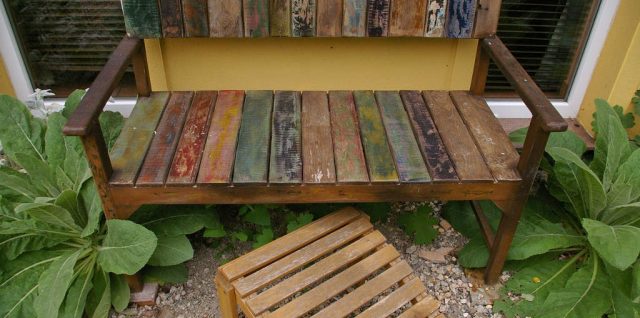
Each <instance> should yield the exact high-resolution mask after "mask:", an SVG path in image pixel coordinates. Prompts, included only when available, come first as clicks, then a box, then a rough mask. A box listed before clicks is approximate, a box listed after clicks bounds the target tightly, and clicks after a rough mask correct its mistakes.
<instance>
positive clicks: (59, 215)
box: [16, 203, 82, 233]
mask: <svg viewBox="0 0 640 318" xmlns="http://www.w3.org/2000/svg"><path fill="white" fill-rule="evenodd" d="M16 212H19V213H26V214H28V215H29V216H31V217H32V218H33V219H35V220H37V221H40V222H43V223H47V224H51V225H53V226H57V227H61V228H64V229H67V230H68V231H71V232H72V233H76V232H78V233H79V232H80V231H81V230H82V229H81V228H80V227H79V226H78V225H77V224H76V223H75V221H74V220H73V217H72V216H71V213H69V211H67V210H65V209H64V208H62V207H59V206H57V205H55V204H50V203H23V204H20V205H19V206H18V207H17V208H16Z"/></svg>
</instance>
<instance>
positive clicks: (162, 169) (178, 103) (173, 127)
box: [136, 92, 193, 186]
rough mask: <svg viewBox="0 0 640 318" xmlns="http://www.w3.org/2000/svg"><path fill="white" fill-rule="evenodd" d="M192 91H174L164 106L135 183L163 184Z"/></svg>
mask: <svg viewBox="0 0 640 318" xmlns="http://www.w3.org/2000/svg"><path fill="white" fill-rule="evenodd" d="M192 99H193V92H174V93H172V94H171V98H170V99H169V102H168V103H167V107H165V110H164V113H163V114H162V118H161V119H160V123H158V128H156V131H155V133H154V136H153V140H152V141H151V146H150V147H149V150H148V151H147V156H146V157H145V159H144V163H143V165H142V169H141V170H140V175H139V176H138V179H137V180H136V185H140V186H144V185H159V184H163V183H164V180H165V178H166V176H167V173H168V172H169V168H170V165H171V160H172V159H173V156H174V152H175V150H176V146H177V145H178V141H179V140H180V135H181V133H182V127H183V125H184V120H185V117H186V116H187V111H188V110H189V107H190V106H191V100H192Z"/></svg>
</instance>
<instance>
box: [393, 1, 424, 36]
mask: <svg viewBox="0 0 640 318" xmlns="http://www.w3.org/2000/svg"><path fill="white" fill-rule="evenodd" d="M426 15H427V0H393V5H392V6H391V16H390V18H389V35H390V36H423V35H424V26H425V21H426Z"/></svg>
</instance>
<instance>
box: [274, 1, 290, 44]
mask: <svg viewBox="0 0 640 318" xmlns="http://www.w3.org/2000/svg"><path fill="white" fill-rule="evenodd" d="M269 25H270V33H271V36H291V0H269Z"/></svg>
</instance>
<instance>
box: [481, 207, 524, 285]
mask: <svg viewBox="0 0 640 318" xmlns="http://www.w3.org/2000/svg"><path fill="white" fill-rule="evenodd" d="M525 203H526V201H525V200H522V201H509V202H504V204H501V205H502V206H504V207H505V209H504V210H503V212H502V218H501V219H500V225H498V231H497V232H496V235H495V238H494V239H493V242H492V243H493V244H491V251H490V254H489V262H488V264H487V268H486V270H485V272H484V280H485V282H486V283H487V284H495V283H497V282H498V278H499V277H500V274H501V273H502V269H503V267H504V262H505V260H506V259H507V254H508V252H509V247H510V246H511V242H512V241H513V236H514V234H515V233H516V228H517V227H518V222H519V221H520V216H521V215H522V209H523V208H524V205H525Z"/></svg>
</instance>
